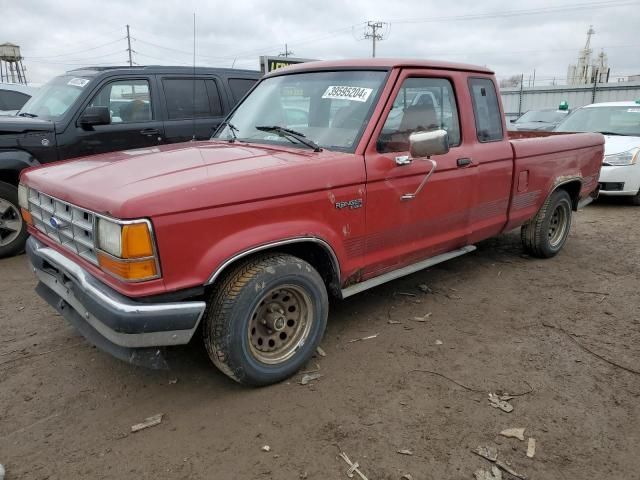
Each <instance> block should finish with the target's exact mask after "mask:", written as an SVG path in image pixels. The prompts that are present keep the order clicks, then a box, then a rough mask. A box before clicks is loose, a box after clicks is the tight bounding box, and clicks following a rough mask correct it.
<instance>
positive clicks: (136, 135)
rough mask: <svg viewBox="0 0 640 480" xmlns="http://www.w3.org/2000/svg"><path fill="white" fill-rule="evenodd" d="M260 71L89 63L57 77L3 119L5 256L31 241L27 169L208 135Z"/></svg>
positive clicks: (0, 200)
mask: <svg viewBox="0 0 640 480" xmlns="http://www.w3.org/2000/svg"><path fill="white" fill-rule="evenodd" d="M194 73H195V75H194ZM260 75H261V73H260V72H257V71H250V70H235V69H218V68H215V69H214V68H195V69H194V68H192V67H165V66H148V67H86V68H82V69H78V70H72V71H69V72H67V73H65V74H64V75H61V76H59V77H56V78H54V79H53V80H51V81H50V82H49V83H47V84H46V85H44V86H43V87H42V88H41V89H40V90H39V91H38V92H37V93H36V94H35V95H34V96H33V97H32V98H31V99H30V100H29V101H28V102H27V103H26V104H25V105H24V106H23V107H22V109H21V110H20V111H19V112H18V114H17V116H11V117H0V257H6V256H10V255H14V254H16V253H18V252H20V251H22V249H23V247H24V242H25V240H26V228H25V227H24V225H23V223H22V221H21V218H20V212H19V207H18V189H17V185H18V177H19V175H20V172H21V171H22V170H23V169H25V168H27V167H30V166H34V165H39V164H42V163H48V162H54V161H57V160H65V159H68V158H74V157H79V156H86V155H93V154H98V153H105V152H111V151H115V150H129V149H134V148H145V147H147V148H151V147H155V146H157V145H160V144H165V143H176V142H184V141H188V140H191V139H193V138H195V139H197V140H203V139H207V138H209V137H210V136H211V134H212V133H213V132H214V130H215V129H216V128H217V127H218V125H219V124H220V123H221V122H222V120H223V119H224V117H225V116H226V115H227V114H228V113H229V112H230V111H231V109H232V108H233V107H234V106H235V104H236V103H237V102H238V101H239V100H240V99H241V98H242V97H243V96H244V95H245V93H247V91H248V90H249V89H251V87H252V86H253V84H254V83H255V82H256V81H257V80H258V78H259V77H260Z"/></svg>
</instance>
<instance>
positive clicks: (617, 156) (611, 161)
mask: <svg viewBox="0 0 640 480" xmlns="http://www.w3.org/2000/svg"><path fill="white" fill-rule="evenodd" d="M639 155H640V147H638V148H632V149H631V150H627V151H626V152H622V153H614V154H612V155H605V156H604V163H605V164H607V165H614V166H622V165H633V164H634V163H636V161H637V160H638V156H639Z"/></svg>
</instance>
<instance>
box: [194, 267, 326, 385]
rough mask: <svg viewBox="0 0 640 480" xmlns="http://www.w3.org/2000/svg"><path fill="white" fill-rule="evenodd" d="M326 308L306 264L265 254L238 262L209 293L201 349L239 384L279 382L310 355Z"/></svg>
mask: <svg viewBox="0 0 640 480" xmlns="http://www.w3.org/2000/svg"><path fill="white" fill-rule="evenodd" d="M328 312H329V300H328V295H327V290H326V287H325V285H324V282H323V281H322V277H321V276H320V274H319V273H318V272H317V271H316V270H315V269H314V268H313V267H312V266H311V265H309V264H308V263H307V262H305V261H304V260H301V259H300V258H297V257H294V256H291V255H284V254H266V255H263V256H260V257H257V258H255V259H253V260H250V261H248V262H246V263H244V264H242V265H240V266H238V267H237V268H236V269H235V270H234V271H232V272H230V273H229V274H228V275H227V276H226V277H225V278H224V279H223V280H222V281H221V283H220V284H219V285H218V286H217V287H216V289H215V290H214V291H213V292H212V294H211V296H210V298H209V300H208V302H207V310H206V312H205V314H204V318H203V322H204V329H203V332H204V335H203V336H204V342H205V347H206V348H207V352H208V353H209V357H210V358H211V360H212V361H213V363H214V364H215V365H216V366H217V367H218V368H219V369H220V370H221V371H222V372H223V373H225V374H226V375H228V376H229V377H231V378H232V379H234V380H236V381H237V382H239V383H243V384H246V385H253V386H260V385H268V384H271V383H276V382H280V381H282V380H284V379H286V378H288V377H290V376H291V375H293V374H295V373H296V372H297V371H298V370H299V369H300V368H301V367H302V366H304V364H305V363H306V362H307V361H308V360H309V359H310V358H311V356H312V355H313V353H314V351H315V349H316V347H317V346H318V344H319V343H320V340H321V338H322V335H323V333H324V329H325V327H326V324H327V316H328Z"/></svg>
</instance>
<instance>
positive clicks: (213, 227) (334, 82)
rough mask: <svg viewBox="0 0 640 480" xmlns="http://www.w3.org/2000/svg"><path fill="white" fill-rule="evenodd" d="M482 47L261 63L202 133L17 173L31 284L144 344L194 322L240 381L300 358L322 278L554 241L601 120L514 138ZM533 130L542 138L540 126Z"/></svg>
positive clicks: (390, 272)
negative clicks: (264, 68) (490, 246)
mask: <svg viewBox="0 0 640 480" xmlns="http://www.w3.org/2000/svg"><path fill="white" fill-rule="evenodd" d="M508 135H509V133H508V132H507V129H506V128H505V122H504V116H503V112H502V108H501V104H500V101H499V95H498V89H497V87H496V81H495V78H494V75H493V73H492V72H491V71H489V70H487V69H486V68H482V67H475V66H471V65H459V64H453V63H440V62H431V61H413V60H383V59H366V60H348V61H335V62H314V63H306V64H302V65H298V66H294V67H290V68H287V69H283V70H278V71H276V72H274V73H272V74H270V75H267V76H265V77H264V78H263V79H262V80H261V81H260V82H259V83H258V84H257V85H256V86H255V88H254V89H253V90H252V91H251V92H250V93H249V94H248V96H246V97H245V99H244V100H243V101H242V102H241V103H240V104H239V105H238V106H237V107H236V108H235V110H234V111H232V113H231V114H230V115H229V116H228V117H227V119H226V121H225V122H224V123H223V124H222V125H221V127H220V129H219V130H218V132H216V134H215V135H214V138H213V139H211V140H210V141H205V142H192V143H185V144H175V145H167V146H161V147H154V148H149V149H142V150H130V151H124V152H118V153H109V154H103V155H97V156H92V157H86V158H81V159H77V160H73V161H68V162H62V163H58V164H55V165H52V166H47V167H39V168H33V169H30V170H27V171H25V173H23V175H22V177H21V185H20V190H19V197H20V204H21V206H22V213H23V216H24V218H25V221H26V222H27V223H28V224H29V233H30V235H31V236H30V238H29V241H28V245H27V253H28V256H29V260H30V262H31V265H32V266H33V270H34V272H35V274H36V275H37V277H38V279H39V283H38V287H37V291H38V292H39V294H40V295H41V296H42V297H44V298H45V299H46V300H47V301H48V302H49V303H50V304H51V305H52V306H54V307H55V308H56V309H57V310H58V311H59V312H60V313H61V314H62V315H63V316H64V317H65V318H66V319H67V320H68V321H69V322H71V323H72V324H73V325H74V326H75V327H76V328H77V329H78V330H79V331H80V332H81V333H82V334H83V335H84V336H85V337H86V338H87V339H88V340H89V341H91V342H93V343H94V344H95V345H97V346H98V347H100V348H102V349H103V350H106V351H108V352H109V353H111V354H113V355H115V356H116V357H118V358H121V359H125V360H127V361H129V362H131V363H134V364H144V365H150V366H156V367H158V366H161V365H162V363H163V360H162V349H161V348H160V347H165V346H170V345H179V344H186V343H188V342H189V341H190V340H191V338H192V336H193V335H194V333H195V332H196V330H197V329H198V328H199V327H201V328H202V336H203V337H204V343H205V345H206V348H207V350H208V352H209V355H210V357H211V360H212V361H213V363H214V364H215V365H216V366H218V367H219V368H220V369H221V370H222V371H223V372H224V373H225V374H227V375H229V376H230V377H231V378H233V379H235V380H237V381H238V382H241V383H244V384H249V385H265V384H269V383H273V382H277V381H280V380H282V379H285V378H287V377H289V376H291V375H292V374H294V373H295V372H296V371H297V370H298V369H299V368H300V367H301V366H302V365H304V364H305V362H307V361H308V359H309V358H310V357H311V356H312V354H313V353H314V351H315V349H316V346H317V345H318V343H319V342H320V340H321V337H322V335H323V332H324V329H325V325H326V322H327V317H328V313H329V312H328V305H329V303H328V297H329V295H330V294H331V295H335V296H337V297H339V298H346V297H348V296H350V295H353V294H355V293H358V292H361V291H363V290H365V289H368V288H371V287H375V286H377V285H380V284H382V283H384V282H387V281H390V280H393V279H395V278H398V277H400V276H403V275H407V274H410V273H412V272H415V271H417V270H420V269H423V268H426V267H428V266H430V265H434V264H436V263H438V262H442V261H445V260H448V259H450V258H453V257H456V256H458V255H462V254H465V253H468V252H471V251H473V250H474V248H475V247H474V246H473V245H474V243H476V242H478V241H481V240H483V239H486V238H488V237H491V236H494V235H499V234H501V233H503V232H506V231H509V230H512V229H514V228H516V227H521V229H522V242H523V245H524V249H525V250H526V251H527V252H529V253H530V254H531V255H533V256H537V257H552V256H554V255H555V254H556V253H558V251H559V250H560V249H561V248H562V247H563V245H564V243H565V241H566V239H567V235H568V233H569V229H570V226H571V215H572V212H573V211H575V210H576V209H577V208H578V207H579V206H581V205H582V204H585V203H587V202H588V201H589V200H590V198H591V197H592V196H593V195H595V194H596V193H597V185H598V175H599V171H600V166H601V163H602V158H603V142H604V139H603V137H602V135H600V134H563V135H557V134H550V133H539V134H531V133H515V134H511V135H516V136H518V137H519V138H516V139H514V138H513V137H512V138H511V139H510V138H508ZM530 137H531V138H530Z"/></svg>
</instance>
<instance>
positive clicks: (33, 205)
mask: <svg viewBox="0 0 640 480" xmlns="http://www.w3.org/2000/svg"><path fill="white" fill-rule="evenodd" d="M29 211H30V212H31V216H32V217H33V224H34V225H35V227H36V228H37V229H38V230H40V231H41V232H42V233H44V234H45V235H47V236H48V237H49V238H51V239H52V240H54V241H55V242H57V243H59V244H60V245H62V246H63V247H65V248H67V249H68V250H70V251H72V252H73V253H76V254H78V255H80V256H81V257H82V258H84V259H86V260H88V261H89V262H91V263H93V264H95V265H97V264H98V259H97V256H96V245H95V244H96V239H95V237H94V232H95V231H96V228H95V225H96V216H95V215H94V214H93V213H91V212H89V211H88V210H84V209H82V208H78V207H76V206H75V205H71V204H70V203H67V202H63V201H62V200H58V199H57V198H53V197H50V196H49V195H45V194H44V193H40V192H38V191H37V190H34V189H29Z"/></svg>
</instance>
